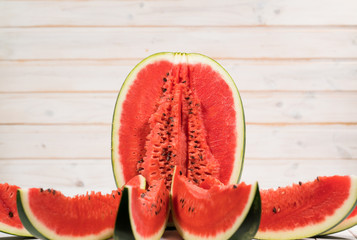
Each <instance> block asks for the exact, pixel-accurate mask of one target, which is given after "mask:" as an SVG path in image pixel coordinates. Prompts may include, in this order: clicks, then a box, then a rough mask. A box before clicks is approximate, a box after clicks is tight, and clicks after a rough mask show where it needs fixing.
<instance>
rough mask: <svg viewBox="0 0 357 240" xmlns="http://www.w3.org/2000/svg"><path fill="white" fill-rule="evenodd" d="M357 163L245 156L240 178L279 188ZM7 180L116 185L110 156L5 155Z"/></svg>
mask: <svg viewBox="0 0 357 240" xmlns="http://www.w3.org/2000/svg"><path fill="white" fill-rule="evenodd" d="M322 165H323V166H324V167H321V166H322ZM356 167H357V162H356V161H352V160H348V159H339V160H329V159H324V160H291V159H281V160H271V161H269V164H267V161H266V160H264V159H263V160H260V159H246V160H245V165H244V171H243V175H242V178H241V180H242V181H245V182H247V183H252V182H254V181H258V183H259V186H260V188H261V189H267V188H277V187H278V186H288V185H291V184H293V183H298V182H299V181H303V182H305V181H312V180H314V179H315V178H316V176H331V175H335V174H339V175H348V174H349V175H352V174H354V170H355V169H356ZM346 169H347V170H346ZM39 173H41V174H39ZM5 181H7V182H10V183H12V184H16V185H18V186H21V187H23V188H28V187H43V188H55V189H58V190H65V191H70V192H73V193H83V192H85V191H90V190H102V191H110V190H112V189H114V188H115V183H114V178H113V173H112V170H111V162H110V160H109V159H90V158H88V159H55V160H54V159H34V160H31V164H29V160H28V159H2V160H1V161H0V183H1V182H5Z"/></svg>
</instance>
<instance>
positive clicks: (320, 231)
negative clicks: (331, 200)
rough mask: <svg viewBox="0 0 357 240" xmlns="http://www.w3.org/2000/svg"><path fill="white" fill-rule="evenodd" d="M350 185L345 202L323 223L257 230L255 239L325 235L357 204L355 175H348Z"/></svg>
mask: <svg viewBox="0 0 357 240" xmlns="http://www.w3.org/2000/svg"><path fill="white" fill-rule="evenodd" d="M350 179H351V186H350V191H349V192H350V194H349V197H348V198H347V199H346V200H345V203H344V204H343V205H342V206H341V207H340V208H338V209H336V211H335V213H334V214H333V215H332V216H328V217H326V219H327V220H325V221H324V222H323V223H320V224H316V225H311V224H310V225H309V226H306V227H300V228H297V229H294V230H288V231H283V230H281V231H269V232H268V233H267V232H264V233H262V232H259V231H258V233H257V234H256V235H255V238H257V239H285V240H287V239H301V238H308V237H313V236H321V235H325V234H326V233H327V232H329V231H330V230H331V229H333V228H334V227H336V226H338V224H340V223H341V222H342V221H343V220H344V219H345V218H347V217H348V215H349V214H350V213H351V212H352V211H353V209H354V207H355V206H356V204H357V191H356V189H357V177H356V176H350Z"/></svg>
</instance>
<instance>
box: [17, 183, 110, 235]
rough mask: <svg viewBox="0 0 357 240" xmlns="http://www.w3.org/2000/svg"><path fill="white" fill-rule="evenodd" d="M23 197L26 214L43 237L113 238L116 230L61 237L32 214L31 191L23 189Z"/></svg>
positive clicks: (21, 191)
mask: <svg viewBox="0 0 357 240" xmlns="http://www.w3.org/2000/svg"><path fill="white" fill-rule="evenodd" d="M19 193H20V197H21V204H22V207H23V209H24V212H25V214H26V216H27V218H28V220H29V221H30V222H31V224H32V226H33V227H34V228H35V229H36V230H37V231H38V232H39V233H41V234H42V235H43V236H45V237H46V238H48V239H60V240H71V239H74V240H75V239H78V240H79V239H83V240H98V239H107V238H110V237H111V236H113V233H114V228H108V229H105V230H103V231H101V232H99V233H97V234H89V235H82V236H74V235H59V234H57V232H56V231H55V230H54V229H50V228H48V227H47V226H46V225H45V224H44V223H43V222H42V221H41V220H39V219H38V218H37V217H36V216H35V214H34V213H33V212H32V210H31V207H30V201H29V196H28V194H29V190H27V189H21V190H19Z"/></svg>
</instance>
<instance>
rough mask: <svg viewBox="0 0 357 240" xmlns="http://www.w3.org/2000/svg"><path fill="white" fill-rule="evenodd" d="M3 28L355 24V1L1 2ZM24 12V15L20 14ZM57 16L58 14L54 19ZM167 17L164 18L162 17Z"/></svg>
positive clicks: (33, 0) (356, 5)
mask: <svg viewBox="0 0 357 240" xmlns="http://www.w3.org/2000/svg"><path fill="white" fill-rule="evenodd" d="M0 9H2V14H1V15H0V23H1V24H0V26H2V27H4V26H5V27H9V26H11V27H14V26H15V27H18V26H26V27H29V26H31V27H34V26H35V27H37V26H53V27H55V26H91V27H93V26H95V27H102V26H130V27H133V26H223V27H225V26H247V25H248V26H251V25H264V26H276V25H279V26H301V25H304V26H311V25H312V26H315V25H319V26H320V25H321V26H325V25H337V26H340V25H348V26H353V25H356V24H357V17H356V14H355V13H356V12H357V4H356V2H355V1H353V0H343V1H339V0H315V1H309V0H300V1H294V0H287V1H280V0H253V1H235V0H227V1H224V2H223V3H222V2H220V1H204V0H199V1H190V0H181V1H164V0H155V1H144V2H143V1H138V0H134V1H97V0H94V1H92V0H90V1H36V0H32V1H21V0H20V1H18V0H17V1H13V0H11V1H7V0H2V1H0ZM18 16H21V17H18ZM54 16H55V17H54ZM163 19H165V20H164V21H163Z"/></svg>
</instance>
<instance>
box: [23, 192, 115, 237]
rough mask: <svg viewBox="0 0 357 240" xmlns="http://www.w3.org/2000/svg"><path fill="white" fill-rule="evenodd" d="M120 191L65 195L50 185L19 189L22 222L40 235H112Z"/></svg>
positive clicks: (34, 233) (29, 229) (32, 231)
mask: <svg viewBox="0 0 357 240" xmlns="http://www.w3.org/2000/svg"><path fill="white" fill-rule="evenodd" d="M120 198H121V191H120V190H117V191H112V193H111V194H106V195H102V194H100V193H94V192H92V193H90V194H86V195H78V196H75V197H66V196H64V195H63V194H62V193H61V192H59V191H56V190H53V189H47V190H43V189H39V188H30V189H26V190H24V189H20V190H18V193H17V209H18V212H19V216H20V219H21V222H22V224H23V225H24V226H25V227H26V229H27V230H28V231H29V232H30V233H31V234H32V235H33V236H36V237H38V238H41V239H107V238H109V237H111V236H112V235H113V232H114V224H115V217H116V213H117V209H118V206H119V202H120Z"/></svg>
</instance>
